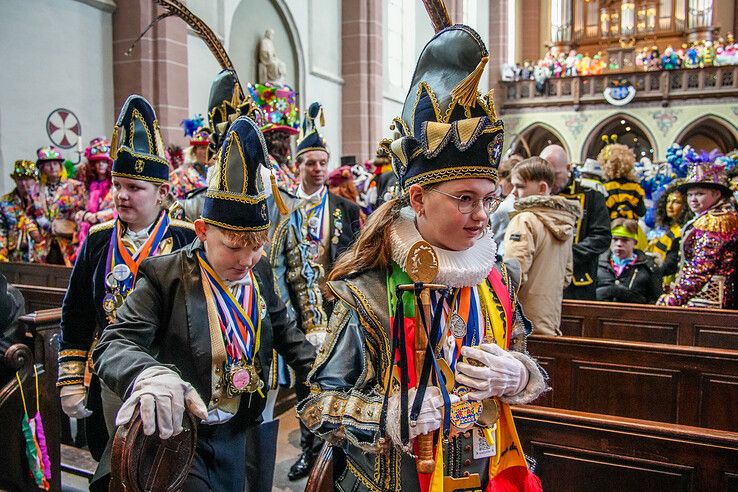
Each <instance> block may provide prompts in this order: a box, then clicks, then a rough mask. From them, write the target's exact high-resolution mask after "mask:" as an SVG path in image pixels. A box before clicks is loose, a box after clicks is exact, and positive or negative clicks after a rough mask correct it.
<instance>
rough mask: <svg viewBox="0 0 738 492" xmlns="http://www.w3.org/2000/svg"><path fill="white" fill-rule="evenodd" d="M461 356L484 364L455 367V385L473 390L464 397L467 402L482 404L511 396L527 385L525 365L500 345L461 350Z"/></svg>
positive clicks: (463, 363)
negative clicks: (495, 398) (492, 398)
mask: <svg viewBox="0 0 738 492" xmlns="http://www.w3.org/2000/svg"><path fill="white" fill-rule="evenodd" d="M461 355H462V356H464V357H468V358H470V359H474V360H475V361H477V362H480V363H482V364H483V366H481V367H480V366H473V365H471V364H469V363H467V362H459V363H458V364H456V382H457V383H459V384H463V385H464V386H468V387H469V388H471V390H472V391H470V392H469V393H467V394H466V395H464V396H465V399H469V400H476V401H482V400H485V399H487V398H490V397H492V396H512V395H516V394H518V393H520V392H521V391H523V389H524V388H525V386H526V385H527V384H528V376H529V373H528V369H527V368H526V367H525V365H524V364H523V363H522V362H520V361H519V360H518V359H516V358H515V357H513V356H512V355H510V354H509V353H508V352H506V351H505V350H503V349H502V348H500V346H499V345H497V344H494V343H483V344H482V345H480V346H479V347H461Z"/></svg>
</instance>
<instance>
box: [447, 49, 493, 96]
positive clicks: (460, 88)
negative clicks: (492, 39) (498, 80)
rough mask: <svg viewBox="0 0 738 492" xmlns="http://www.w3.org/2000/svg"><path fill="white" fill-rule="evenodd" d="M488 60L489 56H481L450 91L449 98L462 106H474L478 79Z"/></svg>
mask: <svg viewBox="0 0 738 492" xmlns="http://www.w3.org/2000/svg"><path fill="white" fill-rule="evenodd" d="M488 61H489V56H484V57H482V59H481V60H479V65H477V68H475V69H474V71H473V72H472V73H470V74H469V75H467V76H466V77H464V80H462V81H461V82H459V83H458V85H457V86H456V87H454V90H452V91H451V98H452V99H453V100H454V101H457V102H458V103H459V104H461V105H462V106H464V107H467V108H468V107H474V106H476V105H477V93H478V92H479V91H478V87H479V81H480V79H481V78H482V72H484V67H485V65H487V62H488Z"/></svg>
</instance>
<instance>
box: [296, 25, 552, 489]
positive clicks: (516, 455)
mask: <svg viewBox="0 0 738 492" xmlns="http://www.w3.org/2000/svg"><path fill="white" fill-rule="evenodd" d="M488 60H489V53H488V52H487V49H486V47H485V46H484V43H483V42H482V40H481V38H480V37H479V35H478V34H477V33H476V32H475V31H474V30H473V29H471V28H470V27H468V26H465V25H454V26H450V27H446V28H445V29H443V30H441V31H440V32H438V33H437V34H436V35H435V36H434V37H433V38H432V39H431V41H430V42H429V43H428V45H426V47H425V48H424V50H423V51H422V53H421V55H420V59H419V60H418V63H417V67H416V69H415V74H414V76H413V79H412V85H411V87H410V90H409V92H408V97H407V99H406V101H405V104H404V106H403V111H402V118H396V119H395V128H397V130H398V131H399V133H400V135H399V138H397V139H395V140H394V141H391V142H386V141H385V145H387V146H388V148H389V149H391V151H392V156H393V162H394V167H395V170H396V173H397V175H398V181H399V185H400V189H401V190H402V195H401V197H400V198H396V199H392V200H390V201H388V202H387V203H385V204H384V205H382V206H381V207H380V208H379V209H378V210H376V211H375V212H374V213H373V214H372V215H370V216H369V219H368V220H367V224H366V226H365V227H364V229H363V230H362V232H361V235H360V236H359V238H358V240H357V241H356V243H355V244H354V246H353V247H352V248H351V249H350V250H349V251H348V252H347V253H346V254H345V255H343V256H342V257H341V258H339V260H338V261H337V263H336V265H335V266H334V268H333V271H332V273H331V281H329V282H328V286H329V288H330V290H331V291H332V293H333V294H334V295H335V296H336V298H337V301H336V305H335V307H334V309H333V314H332V316H331V319H330V324H329V327H328V335H327V337H326V339H325V342H324V344H323V346H322V347H321V349H320V352H319V355H318V358H317V359H316V361H315V365H314V368H313V371H312V372H311V373H310V378H309V381H310V383H311V395H310V397H309V398H308V399H307V400H304V401H302V402H301V403H299V405H298V412H299V415H300V418H301V419H302V420H303V422H305V424H306V425H307V426H308V427H309V428H310V430H312V431H313V432H315V433H316V434H317V435H318V436H320V437H322V438H323V439H325V440H326V441H327V443H329V444H330V445H332V446H335V447H333V448H332V452H333V453H334V460H333V463H334V470H333V475H332V476H333V477H334V479H335V487H336V489H339V490H352V491H376V490H382V491H399V490H412V491H422V492H426V491H428V490H431V491H434V492H436V491H441V490H443V491H455V490H488V491H495V490H525V491H529V492H532V491H540V490H541V485H540V480H538V478H537V477H536V476H535V475H533V473H532V472H531V471H530V470H529V469H528V466H527V463H526V459H525V456H524V454H523V449H522V447H521V445H520V440H519V438H518V436H517V433H516V430H515V424H514V422H513V419H512V414H511V412H510V407H509V404H512V403H515V404H521V403H526V402H529V401H532V400H533V399H535V398H536V397H537V396H538V395H540V394H541V392H542V391H544V390H545V389H546V383H545V377H544V373H543V371H542V369H541V368H540V367H539V366H538V364H537V363H536V362H535V360H534V359H533V358H532V357H531V356H529V355H528V354H527V353H526V349H525V347H526V344H525V339H526V334H527V333H528V332H529V330H530V323H529V322H528V321H527V320H526V319H525V318H524V316H523V315H522V311H521V309H520V306H519V304H518V302H517V296H516V288H517V287H516V285H517V282H518V277H519V270H518V271H517V272H516V271H514V270H513V268H508V267H507V266H505V264H503V263H500V262H498V259H497V258H498V257H497V254H496V251H495V243H494V239H493V238H492V235H491V233H490V232H489V230H488V221H489V215H490V213H492V212H493V211H494V210H495V208H496V206H497V204H498V199H497V197H496V196H495V191H496V188H497V186H496V180H497V167H498V165H499V162H500V157H501V154H502V146H503V124H502V121H500V120H498V119H497V115H496V113H495V109H494V105H493V102H492V98H491V94H487V95H486V96H485V97H481V96H480V95H479V92H478V89H477V87H478V84H479V79H480V78H481V76H482V72H483V70H484V67H485V65H486V63H487V61H488ZM513 263H514V265H516V266H517V263H515V262H513ZM416 282H423V284H422V285H423V286H425V285H427V284H426V283H427V282H432V284H433V285H434V288H435V287H438V289H439V290H431V291H430V292H428V291H427V290H426V289H423V292H424V294H419V295H420V296H421V297H424V296H425V295H427V296H428V297H427V298H425V300H423V301H422V304H423V309H422V313H424V314H422V315H421V314H420V312H418V313H417V316H416V311H420V310H419V309H417V304H416V302H414V301H415V299H416V296H414V295H413V292H412V291H413V290H415V289H417V290H415V291H416V292H418V291H419V290H420V288H421V284H419V283H416ZM435 284H439V285H435ZM401 286H404V287H405V288H407V289H410V291H408V292H405V291H403V290H401V289H402V287H401ZM429 316H430V317H429ZM423 320H425V321H423ZM429 326H430V329H428V327H429ZM423 332H425V333H426V334H427V337H425V336H423V337H420V336H418V338H416V335H417V334H419V333H423ZM424 338H427V340H424ZM418 352H419V353H421V354H423V355H424V356H423V357H417V356H416V357H413V356H412V355H416V354H418ZM408 354H412V355H410V356H408ZM395 361H399V362H398V364H397V367H395ZM462 398H463V399H462ZM434 447H435V449H434ZM339 454H341V455H343V457H344V458H345V459H343V460H341V459H338V456H336V455H339ZM416 457H417V459H416ZM341 463H342V464H343V465H340V464H341Z"/></svg>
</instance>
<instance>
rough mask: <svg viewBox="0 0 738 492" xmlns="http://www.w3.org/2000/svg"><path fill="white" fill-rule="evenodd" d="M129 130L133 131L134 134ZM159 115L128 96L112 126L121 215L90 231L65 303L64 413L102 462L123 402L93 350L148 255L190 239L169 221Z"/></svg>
mask: <svg viewBox="0 0 738 492" xmlns="http://www.w3.org/2000/svg"><path fill="white" fill-rule="evenodd" d="M131 128H132V129H133V130H132V131H131ZM158 128H159V127H158V123H157V120H156V114H155V113H154V109H153V108H152V107H151V105H150V104H149V103H148V101H146V100H145V99H144V98H143V97H141V96H136V95H133V96H130V97H129V98H128V100H126V102H125V104H124V105H123V107H122V109H121V112H120V116H119V117H118V120H117V122H116V125H115V129H114V136H113V141H112V143H111V150H110V156H111V158H113V159H114V160H113V167H112V179H113V189H112V190H113V192H112V194H113V202H114V205H115V209H116V211H117V213H118V217H117V219H115V220H111V221H108V222H103V223H101V224H97V225H95V226H93V227H92V228H91V229H90V232H89V234H88V236H87V240H86V241H85V243H84V244H83V245H82V249H81V250H80V253H79V257H78V258H77V262H76V263H75V265H74V270H72V276H71V278H70V280H69V288H68V289H67V293H66V295H65V296H64V304H63V306H62V318H61V330H62V336H61V341H60V351H59V377H58V381H57V385H58V386H59V387H60V388H61V389H60V396H61V403H62V409H63V410H64V412H65V413H66V414H67V415H68V416H69V417H72V418H77V419H84V423H85V431H86V433H87V442H88V444H89V447H90V452H91V453H92V456H93V458H95V460H98V461H99V460H100V459H101V456H102V453H103V450H104V449H105V445H106V443H107V442H108V438H109V437H110V436H112V435H113V433H114V432H115V414H116V412H117V410H118V407H119V406H120V399H119V398H118V397H117V395H115V394H114V393H113V392H112V391H110V389H108V388H107V387H106V386H105V385H101V384H100V380H99V379H98V377H97V375H96V374H95V373H94V369H93V368H92V359H91V357H92V350H93V349H94V348H95V344H96V343H97V341H98V340H99V338H100V336H101V334H102V333H104V331H105V329H106V327H107V326H108V325H109V324H110V323H112V322H114V321H115V319H116V311H117V310H118V309H119V308H120V306H121V305H122V303H123V301H124V299H125V297H126V296H127V295H128V294H129V293H130V292H131V289H132V288H133V285H134V283H135V282H136V279H137V278H138V270H139V266H140V265H141V263H142V262H143V260H145V259H146V258H148V257H150V256H157V255H163V254H167V253H170V252H172V251H176V250H178V249H180V248H182V247H184V246H186V245H187V244H189V243H191V242H192V241H193V240H194V239H195V232H194V229H193V227H192V224H189V223H186V222H182V221H178V220H174V219H170V217H169V214H168V213H167V210H165V209H164V207H163V202H164V200H165V198H166V196H167V195H168V194H169V191H170V188H169V181H168V180H169V165H168V163H167V160H166V158H165V157H164V145H163V143H162V139H161V135H160V134H159V129H158Z"/></svg>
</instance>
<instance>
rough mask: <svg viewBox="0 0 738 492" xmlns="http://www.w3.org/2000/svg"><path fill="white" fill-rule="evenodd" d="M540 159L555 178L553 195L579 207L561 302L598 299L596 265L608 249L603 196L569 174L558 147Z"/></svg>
mask: <svg viewBox="0 0 738 492" xmlns="http://www.w3.org/2000/svg"><path fill="white" fill-rule="evenodd" d="M541 158H543V159H545V160H546V162H548V164H549V165H550V166H551V169H553V171H554V174H555V175H556V182H555V183H554V189H553V190H552V191H553V193H554V194H558V195H561V196H563V197H564V198H568V199H570V200H574V201H576V202H578V203H579V205H580V206H581V207H582V211H583V213H582V216H581V217H580V218H579V219H578V220H577V229H576V232H575V233H574V246H573V247H572V251H573V254H574V272H573V275H572V278H571V283H570V284H569V286H568V287H567V288H566V289H564V299H583V300H590V301H594V300H596V299H597V265H598V263H599V258H600V255H601V254H602V253H604V252H605V251H607V249H608V248H609V247H610V240H611V239H612V236H611V234H610V219H609V217H610V215H609V212H608V211H607V206H606V205H605V196H604V195H603V194H602V193H600V192H599V191H597V190H595V189H593V188H588V187H587V186H585V185H583V184H582V183H581V181H580V180H579V179H576V178H575V177H574V174H573V173H572V172H571V162H570V161H569V156H568V155H567V154H566V151H565V150H564V149H563V148H562V147H561V146H560V145H549V146H548V147H546V148H544V149H543V150H542V151H541Z"/></svg>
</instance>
